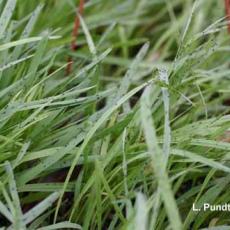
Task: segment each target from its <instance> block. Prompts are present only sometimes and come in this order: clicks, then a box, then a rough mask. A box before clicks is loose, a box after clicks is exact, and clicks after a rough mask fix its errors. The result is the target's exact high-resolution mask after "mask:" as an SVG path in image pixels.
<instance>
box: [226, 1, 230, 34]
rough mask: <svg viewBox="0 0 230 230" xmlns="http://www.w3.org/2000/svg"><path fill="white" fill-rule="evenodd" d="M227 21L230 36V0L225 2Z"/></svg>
mask: <svg viewBox="0 0 230 230" xmlns="http://www.w3.org/2000/svg"><path fill="white" fill-rule="evenodd" d="M225 11H226V19H227V21H228V33H229V34H230V0H225Z"/></svg>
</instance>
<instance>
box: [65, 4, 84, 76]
mask: <svg viewBox="0 0 230 230" xmlns="http://www.w3.org/2000/svg"><path fill="white" fill-rule="evenodd" d="M84 5H85V0H80V3H79V9H78V14H80V15H83V12H84ZM78 14H77V13H76V16H75V20H74V27H73V31H72V41H71V47H70V48H71V50H72V51H75V50H77V38H78V33H79V28H80V19H79V17H78ZM72 65H73V60H72V57H69V58H68V65H67V68H66V75H69V74H70V73H71V71H72Z"/></svg>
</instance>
